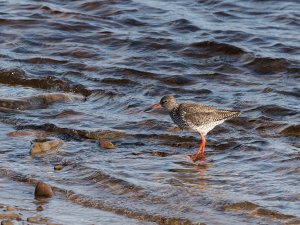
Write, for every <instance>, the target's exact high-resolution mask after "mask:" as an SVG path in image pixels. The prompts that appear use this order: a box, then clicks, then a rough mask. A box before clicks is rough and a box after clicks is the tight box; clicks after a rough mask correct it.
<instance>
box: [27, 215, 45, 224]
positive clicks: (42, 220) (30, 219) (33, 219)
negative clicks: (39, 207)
mask: <svg viewBox="0 0 300 225" xmlns="http://www.w3.org/2000/svg"><path fill="white" fill-rule="evenodd" d="M27 222H29V223H37V224H46V223H47V222H48V220H47V219H46V218H40V217H35V216H30V217H28V218H27Z"/></svg>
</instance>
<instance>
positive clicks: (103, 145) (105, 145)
mask: <svg viewBox="0 0 300 225" xmlns="http://www.w3.org/2000/svg"><path fill="white" fill-rule="evenodd" d="M99 144H100V146H101V148H105V149H116V148H117V147H116V146H115V145H114V144H113V143H111V142H110V141H108V140H105V139H101V140H100V142H99Z"/></svg>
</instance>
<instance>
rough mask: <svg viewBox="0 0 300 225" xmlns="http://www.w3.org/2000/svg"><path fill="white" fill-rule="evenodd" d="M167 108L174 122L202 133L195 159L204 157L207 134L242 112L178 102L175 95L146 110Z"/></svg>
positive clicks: (168, 96)
mask: <svg viewBox="0 0 300 225" xmlns="http://www.w3.org/2000/svg"><path fill="white" fill-rule="evenodd" d="M161 107H163V108H165V109H166V110H167V111H168V112H169V114H170V117H171V118H172V120H173V121H174V123H176V124H177V125H178V126H179V127H180V128H181V129H192V130H194V131H197V132H199V133H200V136H201V140H202V142H201V144H200V146H199V148H198V150H197V152H196V154H195V155H194V156H192V157H191V158H192V160H193V161H197V160H201V159H203V158H204V148H205V144H206V140H205V135H206V134H207V133H208V132H209V131H211V130H212V129H213V128H214V127H215V126H217V125H219V124H221V123H223V122H224V121H225V120H228V119H230V118H233V117H236V116H239V115H240V112H235V111H228V110H223V109H215V108H213V107H211V106H207V105H203V104H196V103H181V104H179V103H177V102H176V99H175V98H174V97H173V96H170V95H166V96H164V97H163V98H162V99H161V100H160V102H159V103H158V104H155V105H153V106H151V107H150V108H148V109H146V110H145V111H146V112H148V111H149V110H151V109H155V108H161Z"/></svg>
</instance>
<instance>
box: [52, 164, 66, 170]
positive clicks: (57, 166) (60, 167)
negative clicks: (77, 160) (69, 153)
mask: <svg viewBox="0 0 300 225" xmlns="http://www.w3.org/2000/svg"><path fill="white" fill-rule="evenodd" d="M63 167H64V166H63V165H61V164H59V165H56V166H54V170H62V168H63Z"/></svg>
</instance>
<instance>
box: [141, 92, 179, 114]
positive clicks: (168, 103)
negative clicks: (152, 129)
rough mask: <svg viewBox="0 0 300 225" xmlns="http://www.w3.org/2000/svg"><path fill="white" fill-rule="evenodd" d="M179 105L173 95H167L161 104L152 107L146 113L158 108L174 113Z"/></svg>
mask: <svg viewBox="0 0 300 225" xmlns="http://www.w3.org/2000/svg"><path fill="white" fill-rule="evenodd" d="M177 106H178V104H177V102H176V99H175V98H174V97H173V96H171V95H166V96H164V97H162V98H161V100H160V102H159V103H158V104H155V105H152V106H151V107H150V108H148V109H146V110H145V112H148V111H150V110H151V109H156V108H161V107H163V108H165V109H166V110H168V111H169V112H170V111H172V110H173V109H174V108H175V107H177Z"/></svg>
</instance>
